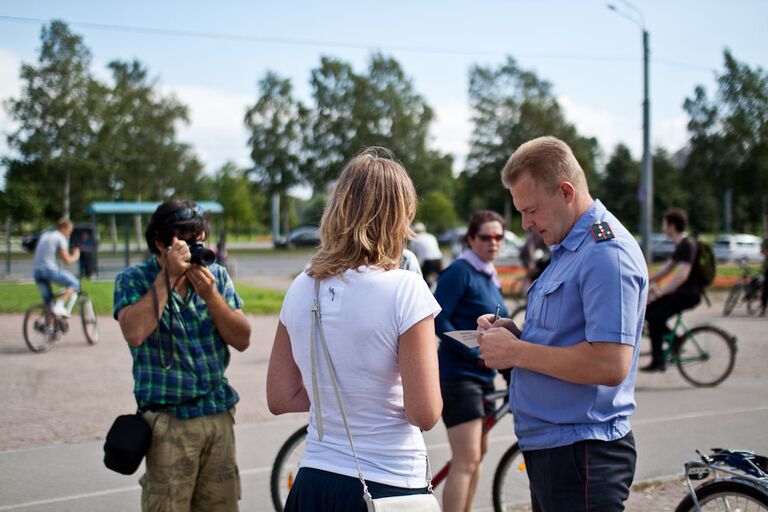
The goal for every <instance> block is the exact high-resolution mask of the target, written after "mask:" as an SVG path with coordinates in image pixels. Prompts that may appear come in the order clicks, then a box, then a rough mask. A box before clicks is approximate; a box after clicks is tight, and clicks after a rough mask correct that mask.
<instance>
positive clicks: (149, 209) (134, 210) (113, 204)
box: [87, 201, 224, 276]
mask: <svg viewBox="0 0 768 512" xmlns="http://www.w3.org/2000/svg"><path fill="white" fill-rule="evenodd" d="M195 203H196V204H197V205H198V206H200V207H201V208H202V209H203V210H205V211H206V212H207V213H210V214H220V213H223V212H224V207H223V206H221V204H219V203H217V202H215V201H195ZM160 204H161V203H160V202H159V201H157V202H152V201H134V202H130V201H98V202H93V203H91V204H90V206H88V210H87V211H88V214H89V215H90V216H91V220H92V222H93V226H94V229H95V235H96V236H95V238H96V250H95V251H94V258H95V261H94V267H95V270H96V275H97V276H98V275H99V261H98V254H99V251H98V247H99V245H100V243H101V241H100V239H99V236H98V229H96V228H97V226H98V219H99V217H100V216H110V217H111V218H112V221H113V226H116V225H117V223H118V219H120V220H121V221H122V222H121V224H123V226H124V235H125V246H124V254H125V266H128V265H130V261H131V257H130V254H131V250H130V244H131V219H135V218H136V216H137V215H138V216H149V215H152V214H153V213H155V210H156V209H157V207H158V206H160ZM115 231H116V229H115ZM139 242H140V243H141V240H139Z"/></svg>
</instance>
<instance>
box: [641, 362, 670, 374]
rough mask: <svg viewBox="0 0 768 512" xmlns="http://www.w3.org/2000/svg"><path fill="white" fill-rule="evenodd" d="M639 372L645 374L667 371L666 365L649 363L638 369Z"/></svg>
mask: <svg viewBox="0 0 768 512" xmlns="http://www.w3.org/2000/svg"><path fill="white" fill-rule="evenodd" d="M640 371H641V372H645V373H653V372H665V371H667V365H666V364H664V363H651V364H649V365H648V366H643V367H642V368H640Z"/></svg>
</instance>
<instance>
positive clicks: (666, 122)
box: [558, 96, 688, 160]
mask: <svg viewBox="0 0 768 512" xmlns="http://www.w3.org/2000/svg"><path fill="white" fill-rule="evenodd" d="M558 101H559V102H560V105H561V106H562V107H563V110H564V111H565V117H566V119H568V120H569V121H570V122H572V123H574V124H575V125H576V128H577V129H578V131H579V133H581V134H583V135H587V136H592V137H596V138H597V140H598V142H599V143H600V147H601V148H602V149H603V152H604V155H605V156H606V158H607V157H608V156H610V154H611V153H612V152H613V150H614V148H615V147H616V145H617V144H619V143H622V144H624V145H625V146H627V147H628V148H629V149H630V151H631V152H632V156H633V157H634V158H635V159H638V160H639V159H640V158H642V155H643V126H642V112H640V110H639V109H638V110H637V112H636V113H634V112H633V113H626V112H623V113H622V112H616V111H609V110H604V109H600V108H592V107H590V106H586V105H580V104H577V103H576V102H574V101H573V100H571V99H570V98H569V97H567V96H561V97H559V98H558ZM651 116H653V112H651ZM687 123H688V119H687V118H686V117H685V116H684V115H677V116H674V117H667V118H660V119H653V117H652V118H651V148H652V150H653V148H655V147H663V148H666V149H667V150H669V152H670V153H674V152H675V151H677V150H678V149H680V148H682V147H683V146H685V144H686V142H687V141H688V133H687V129H686V126H687Z"/></svg>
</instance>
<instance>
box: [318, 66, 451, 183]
mask: <svg viewBox="0 0 768 512" xmlns="http://www.w3.org/2000/svg"><path fill="white" fill-rule="evenodd" d="M310 84H311V86H312V96H313V99H314V102H315V105H314V110H313V112H312V122H311V133H310V136H309V138H308V140H309V144H308V150H309V154H310V161H309V165H308V167H307V170H308V175H307V179H308V181H309V183H311V184H312V185H313V188H314V189H315V190H316V191H323V190H324V189H325V186H326V185H327V183H328V182H330V181H331V180H333V179H334V178H335V177H336V176H337V175H338V173H339V171H340V170H341V167H342V166H343V165H344V163H345V162H346V161H348V160H349V159H351V158H352V157H353V156H354V155H355V154H357V153H359V152H360V151H361V150H362V149H363V148H366V147H369V146H383V147H386V148H388V149H390V150H392V152H393V153H394V154H395V157H396V158H398V159H399V160H400V161H401V162H402V163H403V165H404V166H405V168H406V169H407V170H408V172H409V174H410V175H411V178H412V179H413V182H414V185H415V186H416V189H417V191H419V192H420V193H423V192H425V191H427V190H434V189H437V190H442V191H443V192H444V193H446V194H449V195H450V194H452V189H453V184H452V181H453V180H452V176H451V165H452V159H451V157H450V156H447V155H442V154H440V153H439V152H438V151H436V150H431V149H429V148H428V145H427V141H428V135H429V128H430V125H431V124H432V122H433V121H434V112H433V111H432V108H431V107H430V106H429V105H428V104H427V103H426V101H425V100H424V98H423V97H422V96H421V95H419V94H418V93H417V92H416V91H415V90H414V88H413V84H412V81H411V79H410V78H409V77H407V76H406V75H405V72H404V71H403V69H402V68H401V66H400V64H399V63H398V62H397V61H396V60H394V59H392V58H390V57H385V56H383V55H381V54H374V55H373V56H372V57H371V61H370V64H369V67H368V73H367V74H365V75H363V74H357V73H355V72H354V70H353V69H352V67H351V66H350V64H348V63H346V62H342V61H340V60H337V59H333V58H330V57H323V58H322V59H321V61H320V66H319V67H318V68H316V69H314V70H313V71H312V74H311V79H310Z"/></svg>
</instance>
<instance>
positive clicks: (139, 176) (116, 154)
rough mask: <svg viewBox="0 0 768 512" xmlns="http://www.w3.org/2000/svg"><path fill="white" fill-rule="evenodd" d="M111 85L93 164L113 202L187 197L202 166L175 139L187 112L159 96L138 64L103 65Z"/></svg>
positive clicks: (193, 189) (170, 97) (116, 63)
mask: <svg viewBox="0 0 768 512" xmlns="http://www.w3.org/2000/svg"><path fill="white" fill-rule="evenodd" d="M108 67H109V69H110V70H111V71H112V76H113V81H114V84H113V86H112V87H111V88H110V90H109V92H108V96H107V100H106V102H105V111H104V115H103V123H102V129H101V130H100V132H99V144H98V148H97V159H98V162H99V164H100V166H101V167H102V168H103V169H105V170H106V172H107V173H108V180H107V183H108V184H109V185H110V186H111V188H112V195H113V196H114V197H115V198H116V199H122V200H128V201H142V200H156V201H160V200H163V199H166V198H168V197H170V196H174V195H176V196H190V197H191V196H193V195H194V192H195V187H194V184H195V183H196V182H197V181H198V179H199V178H200V175H201V173H202V164H201V163H200V162H199V161H198V160H197V158H196V157H195V156H194V155H193V154H192V152H191V148H190V147H189V146H188V145H186V144H182V143H180V142H178V141H177V140H176V126H177V124H178V123H179V122H186V123H188V122H189V112H188V109H187V107H186V106H185V105H183V104H181V103H180V102H179V101H178V100H177V99H176V98H175V97H174V96H172V95H171V96H166V97H164V96H161V95H160V94H159V93H158V91H157V82H156V81H155V80H150V79H149V77H148V70H147V69H146V68H145V67H144V66H143V65H142V64H141V63H140V62H138V61H133V62H121V61H113V62H111V63H109V66H108Z"/></svg>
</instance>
